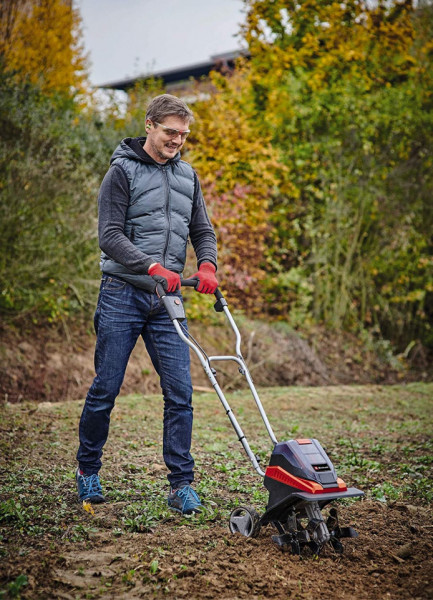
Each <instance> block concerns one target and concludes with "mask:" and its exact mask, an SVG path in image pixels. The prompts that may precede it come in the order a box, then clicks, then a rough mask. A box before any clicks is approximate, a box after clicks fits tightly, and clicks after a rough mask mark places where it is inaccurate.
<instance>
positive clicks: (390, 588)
mask: <svg viewBox="0 0 433 600" xmlns="http://www.w3.org/2000/svg"><path fill="white" fill-rule="evenodd" d="M431 514H432V513H431V511H427V510H426V509H420V508H419V507H409V508H408V507H407V506H404V505H396V506H393V507H385V506H382V505H380V504H377V503H373V502H369V501H367V502H362V503H358V504H357V505H356V509H355V510H354V509H352V510H348V509H347V508H345V509H344V510H342V511H341V516H342V517H343V518H344V520H345V521H347V520H349V521H351V522H352V523H355V524H356V527H357V529H358V530H359V532H360V535H359V537H358V538H357V539H354V540H350V541H349V542H346V543H345V553H344V554H343V555H342V556H339V555H335V554H334V553H333V552H332V551H331V550H328V551H326V552H324V553H323V555H322V556H320V558H317V559H313V558H311V557H308V556H304V557H302V558H301V557H297V556H292V555H290V554H287V553H283V552H281V551H280V550H279V549H278V548H277V547H276V546H275V545H274V543H273V542H272V541H271V536H270V534H271V531H270V528H266V530H263V532H261V534H260V535H259V537H258V538H257V539H249V538H243V537H241V536H239V535H236V536H234V535H232V534H231V533H229V532H228V530H227V528H226V527H223V526H218V525H212V524H211V525H210V526H209V529H206V530H198V531H197V530H195V529H194V528H193V527H191V526H187V525H184V526H178V527H177V528H176V527H175V526H174V525H175V524H174V523H173V522H168V523H163V524H161V525H160V526H158V528H157V529H156V530H155V531H154V532H152V533H135V534H125V535H122V537H121V538H120V539H117V540H116V539H113V536H112V534H111V531H110V528H112V527H113V526H115V525H116V522H117V519H116V506H115V505H111V506H110V505H107V506H104V507H98V508H97V517H96V518H95V519H96V521H97V523H98V525H99V527H100V528H101V529H102V533H97V534H95V535H94V536H92V538H91V539H90V540H89V541H87V542H83V543H80V544H77V543H75V544H71V543H68V542H66V543H64V544H62V545H61V546H60V547H58V546H56V547H55V548H53V549H46V548H45V549H42V548H41V549H37V548H35V549H34V550H33V551H32V552H31V554H29V555H28V556H27V559H26V561H25V565H26V569H27V570H28V571H30V572H31V576H30V581H29V585H30V586H31V591H30V593H28V592H26V593H25V594H24V595H23V597H28V598H65V599H71V600H72V599H73V598H92V597H98V598H99V597H101V598H119V599H120V598H125V599H126V598H131V599H132V598H163V597H171V598H194V599H195V598H225V599H235V598H257V599H259V598H275V599H283V598H297V599H311V600H312V599H316V598H324V599H325V598H336V599H340V598H341V599H342V598H345V599H346V598H351V599H352V598H359V599H366V600H367V599H368V600H371V599H376V598H380V599H387V598H391V599H397V598H398V599H403V598H411V599H412V600H415V599H417V598H431V597H432V596H433V581H432V567H433V563H432V558H431V554H432V550H433V545H432V541H431V536H430V535H429V534H428V532H429V529H427V527H428V525H430V524H431ZM429 517H430V518H429ZM154 555H156V556H157V559H152V560H150V558H149V557H151V556H154ZM152 563H153V564H154V565H155V566H154V567H152V568H151V565H152ZM4 567H8V568H9V569H10V573H11V574H12V573H13V572H17V568H16V567H17V565H16V562H15V561H14V563H13V564H9V565H3V568H4Z"/></svg>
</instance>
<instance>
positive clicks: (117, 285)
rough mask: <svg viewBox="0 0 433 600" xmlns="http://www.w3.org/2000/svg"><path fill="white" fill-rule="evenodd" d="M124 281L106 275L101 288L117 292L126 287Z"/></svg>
mask: <svg viewBox="0 0 433 600" xmlns="http://www.w3.org/2000/svg"><path fill="white" fill-rule="evenodd" d="M126 285H127V283H126V281H123V279H118V278H117V277H107V279H106V280H105V282H104V285H103V288H102V289H103V290H104V291H107V292H119V291H121V290H123V289H124V288H125V287H126Z"/></svg>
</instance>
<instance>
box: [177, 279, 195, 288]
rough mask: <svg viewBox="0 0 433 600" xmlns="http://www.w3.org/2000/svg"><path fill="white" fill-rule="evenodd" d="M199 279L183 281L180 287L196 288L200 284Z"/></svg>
mask: <svg viewBox="0 0 433 600" xmlns="http://www.w3.org/2000/svg"><path fill="white" fill-rule="evenodd" d="M199 281H200V280H199V279H181V280H180V285H182V286H183V287H193V288H195V286H196V285H197V284H198V283H199Z"/></svg>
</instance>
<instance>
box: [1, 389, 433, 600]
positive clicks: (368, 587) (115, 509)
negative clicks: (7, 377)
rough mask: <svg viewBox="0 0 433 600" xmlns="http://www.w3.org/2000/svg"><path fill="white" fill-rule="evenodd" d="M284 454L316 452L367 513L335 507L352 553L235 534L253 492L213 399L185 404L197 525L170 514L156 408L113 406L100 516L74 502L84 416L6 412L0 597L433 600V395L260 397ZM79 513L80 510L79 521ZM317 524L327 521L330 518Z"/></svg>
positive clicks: (237, 402) (32, 409) (16, 408)
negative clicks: (305, 445) (311, 441)
mask: <svg viewBox="0 0 433 600" xmlns="http://www.w3.org/2000/svg"><path fill="white" fill-rule="evenodd" d="M260 396H261V399H262V402H263V404H264V406H265V409H266V411H267V413H268V416H269V419H270V422H271V424H272V426H273V428H274V431H275V434H276V436H277V438H278V439H281V440H282V439H290V438H294V437H295V438H304V437H316V438H318V439H319V440H320V441H321V442H322V444H323V445H324V446H325V447H326V449H327V452H328V454H329V455H330V457H331V459H332V461H333V462H334V464H335V465H336V467H337V470H338V473H339V475H340V477H342V478H343V479H344V480H345V481H346V483H347V484H350V485H355V486H356V487H359V488H360V489H362V490H364V492H365V493H366V496H365V498H364V499H362V500H351V501H346V502H344V501H343V502H340V503H339V514H340V520H341V523H342V525H349V524H350V525H353V526H354V527H355V528H356V530H357V531H358V532H359V537H358V538H355V539H348V540H346V541H345V542H344V546H345V551H344V553H343V554H342V555H340V554H336V553H334V551H333V550H332V549H331V548H330V547H329V548H326V549H325V550H324V551H323V552H322V553H321V554H320V555H319V556H318V557H313V556H311V555H310V554H309V553H308V551H307V550H306V551H305V552H304V553H303V554H302V555H301V556H300V557H299V556H293V555H291V554H289V553H286V552H281V551H280V550H279V549H278V548H277V546H276V545H275V544H274V543H273V542H272V540H271V535H272V534H273V533H275V531H273V530H272V529H271V527H270V526H268V527H265V528H263V529H262V530H261V531H260V533H259V535H258V536H257V537H256V538H254V539H249V538H244V537H242V536H240V535H238V534H237V535H233V534H231V533H230V531H229V529H228V527H227V522H228V517H229V514H230V511H231V510H232V509H233V508H234V507H236V506H238V505H239V503H241V504H250V505H254V506H255V508H256V509H257V510H258V511H259V512H262V511H263V510H264V508H265V505H266V501H267V499H266V494H265V490H264V488H263V485H262V481H261V479H260V477H259V476H257V475H256V474H255V472H254V470H253V468H252V467H251V465H250V463H249V462H248V459H247V457H246V456H245V454H244V453H243V451H242V450H241V448H240V445H239V442H238V441H237V439H236V435H235V434H234V432H233V430H232V428H231V426H230V424H229V422H228V420H227V416H226V414H225V411H224V409H223V408H222V407H221V405H220V404H219V401H218V399H217V398H216V397H215V396H214V395H213V394H209V393H203V394H196V396H195V413H194V414H195V430H194V445H193V454H194V457H195V459H196V482H195V487H196V489H197V491H198V492H199V494H200V495H201V496H202V497H203V498H204V499H205V503H206V504H205V511H204V512H203V513H202V514H201V515H199V516H194V517H190V518H186V517H181V516H180V515H178V514H173V513H171V512H170V511H169V510H168V509H167V507H166V503H165V496H166V494H167V485H166V469H165V466H164V463H163V461H162V457H161V440H162V403H161V400H160V398H159V396H138V395H130V396H126V397H122V398H120V399H119V401H118V403H117V406H116V408H115V410H114V411H113V415H112V425H111V432H110V438H109V441H108V443H107V445H106V448H105V453H104V459H103V460H104V465H103V469H102V471H101V479H102V483H103V487H104V491H105V493H106V496H107V500H108V502H107V504H105V505H98V506H94V507H91V506H87V507H84V506H83V505H81V504H79V503H78V502H77V501H76V493H75V485H74V468H75V453H76V448H77V424H78V418H79V415H80V412H81V408H82V404H83V403H82V401H78V402H77V401H76V402H73V401H69V402H60V403H53V404H51V403H39V404H38V403H34V402H31V401H30V399H28V401H24V402H22V403H20V404H4V405H2V406H1V408H0V419H1V421H0V457H1V458H0V486H1V501H0V552H1V563H0V597H3V598H20V597H21V598H26V599H27V598H28V599H42V598H53V599H56V598H64V599H91V598H107V599H108V598H110V599H111V598H113V599H114V598H115V599H122V598H125V599H129V598H131V599H132V598H165V597H169V598H191V599H201V598H218V599H220V598H222V599H227V600H228V599H244V598H245V599H247V598H248V599H265V598H275V599H288V598H290V599H299V600H307V599H311V600H312V599H315V600H316V599H328V598H331V597H332V598H335V599H343V598H347V599H349V598H357V599H361V600H364V599H365V600H367V599H368V600H375V599H381V600H382V599H383V600H384V599H388V598H389V599H392V600H395V599H399V600H400V599H401V600H403V599H411V600H414V599H427V598H431V597H432V596H433V576H432V574H433V559H432V551H433V539H432V531H433V530H432V516H433V510H432V508H431V501H432V499H433V487H432V485H433V484H432V462H433V458H432V448H433V438H432V432H433V424H432V401H433V384H428V383H412V384H408V385H399V386H338V387H337V386H335V387H333V386H327V387H315V388H311V387H308V388H305V387H291V388H281V387H280V388H264V389H262V390H260ZM228 399H229V401H230V403H231V404H232V407H233V410H234V412H235V414H237V415H238V416H239V421H240V422H241V425H242V427H243V428H244V431H245V433H246V435H247V437H248V439H249V441H250V443H251V445H252V447H253V450H254V452H255V453H257V455H258V456H259V457H260V458H261V459H262V464H263V465H264V464H266V460H267V458H268V457H269V453H270V447H271V443H270V441H269V438H268V436H267V433H266V431H265V429H264V427H263V424H262V422H261V420H260V417H259V416H258V413H257V410H256V408H255V405H254V403H253V401H252V400H251V397H250V394H249V393H247V392H245V391H236V392H233V393H231V394H228ZM86 509H87V510H86ZM325 511H326V509H325Z"/></svg>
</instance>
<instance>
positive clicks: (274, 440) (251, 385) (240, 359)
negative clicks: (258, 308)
mask: <svg viewBox="0 0 433 600" xmlns="http://www.w3.org/2000/svg"><path fill="white" fill-rule="evenodd" d="M223 310H224V313H225V315H226V317H227V319H228V321H229V323H230V325H231V327H232V329H233V331H234V333H235V335H236V354H237V355H238V361H237V362H238V363H239V364H240V365H241V367H242V369H243V371H244V374H245V378H246V380H247V382H248V385H249V388H250V390H251V393H252V395H253V398H254V400H255V403H256V405H257V408H258V409H259V413H260V416H261V417H262V419H263V423H264V424H265V427H266V430H267V432H268V434H269V437H270V438H271V441H272V443H273V444H274V446H275V445H276V444H278V440H277V438H276V437H275V434H274V432H273V430H272V427H271V424H270V422H269V419H268V417H267V415H266V412H265V409H264V408H263V404H262V402H261V400H260V398H259V395H258V394H257V391H256V388H255V385H254V383H253V379H252V377H251V375H250V372H249V370H248V367H247V365H246V363H245V361H244V358H243V356H242V352H241V334H240V331H239V329H238V326H237V325H236V323H235V321H234V319H233V317H232V315H231V313H230V310H229V308H228V306H224V307H223ZM211 359H212V360H224V357H217V356H212V357H211Z"/></svg>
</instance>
